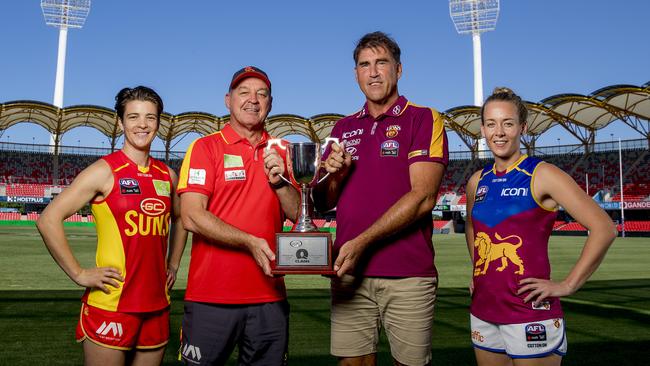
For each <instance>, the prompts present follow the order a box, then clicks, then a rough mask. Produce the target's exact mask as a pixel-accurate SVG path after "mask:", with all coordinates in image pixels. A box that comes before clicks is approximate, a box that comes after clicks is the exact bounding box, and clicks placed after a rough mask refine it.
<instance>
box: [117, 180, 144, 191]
mask: <svg viewBox="0 0 650 366" xmlns="http://www.w3.org/2000/svg"><path fill="white" fill-rule="evenodd" d="M119 183H120V193H122V194H140V183H139V182H138V180H137V179H134V178H121V179H120V182H119Z"/></svg>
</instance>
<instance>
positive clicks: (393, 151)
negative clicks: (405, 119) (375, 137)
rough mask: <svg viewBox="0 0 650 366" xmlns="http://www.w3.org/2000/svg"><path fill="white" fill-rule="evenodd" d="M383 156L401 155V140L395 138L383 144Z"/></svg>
mask: <svg viewBox="0 0 650 366" xmlns="http://www.w3.org/2000/svg"><path fill="white" fill-rule="evenodd" d="M380 155H381V156H384V157H397V155H399V142H397V141H395V140H386V141H384V142H383V143H382V144H381V154H380Z"/></svg>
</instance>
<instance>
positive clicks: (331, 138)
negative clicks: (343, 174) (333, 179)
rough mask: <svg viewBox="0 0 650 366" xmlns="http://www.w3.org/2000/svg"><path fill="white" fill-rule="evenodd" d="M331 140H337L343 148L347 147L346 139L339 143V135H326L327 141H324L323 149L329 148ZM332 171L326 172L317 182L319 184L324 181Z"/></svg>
mask: <svg viewBox="0 0 650 366" xmlns="http://www.w3.org/2000/svg"><path fill="white" fill-rule="evenodd" d="M330 142H336V143H337V144H340V145H341V148H343V149H345V141H344V142H342V143H339V139H338V137H326V138H325V142H324V143H323V149H327V145H329V143H330ZM329 175H330V173H327V174H325V175H324V176H323V177H322V178H321V179H319V180H318V182H316V184H319V183H320V182H322V181H324V180H325V179H327V177H329Z"/></svg>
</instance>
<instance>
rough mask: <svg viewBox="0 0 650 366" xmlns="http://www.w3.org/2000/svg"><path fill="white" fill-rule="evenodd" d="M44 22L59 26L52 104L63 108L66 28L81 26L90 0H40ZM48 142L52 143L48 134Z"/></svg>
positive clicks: (52, 139)
mask: <svg viewBox="0 0 650 366" xmlns="http://www.w3.org/2000/svg"><path fill="white" fill-rule="evenodd" d="M41 10H42V11H43V17H44V18H45V23H46V24H47V25H51V26H53V27H56V28H59V53H58V56H57V59H56V81H55V83H54V101H53V102H52V104H54V105H55V106H57V107H59V108H63V83H64V79H65V52H66V48H67V43H68V28H81V27H83V25H84V22H85V21H86V17H87V16H88V12H90V0H41ZM50 143H51V144H53V143H54V138H53V136H50Z"/></svg>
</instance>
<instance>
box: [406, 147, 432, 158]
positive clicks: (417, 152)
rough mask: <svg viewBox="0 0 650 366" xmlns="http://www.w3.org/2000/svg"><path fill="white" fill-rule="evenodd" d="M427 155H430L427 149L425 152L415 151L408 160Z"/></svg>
mask: <svg viewBox="0 0 650 366" xmlns="http://www.w3.org/2000/svg"><path fill="white" fill-rule="evenodd" d="M427 155H429V150H426V149H424V150H415V151H411V152H410V153H409V155H408V158H409V159H410V158H414V157H416V156H427Z"/></svg>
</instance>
